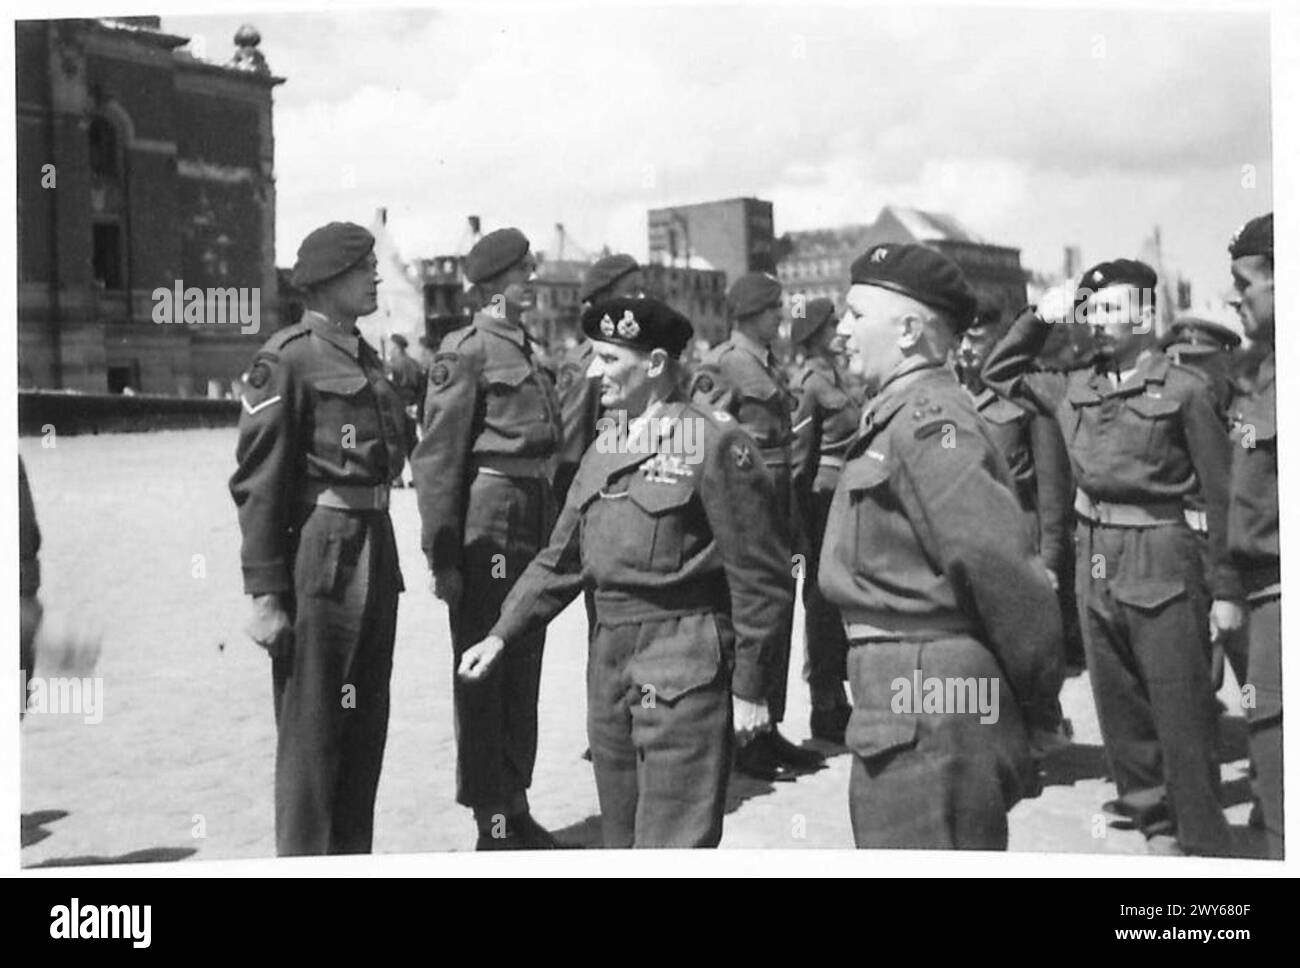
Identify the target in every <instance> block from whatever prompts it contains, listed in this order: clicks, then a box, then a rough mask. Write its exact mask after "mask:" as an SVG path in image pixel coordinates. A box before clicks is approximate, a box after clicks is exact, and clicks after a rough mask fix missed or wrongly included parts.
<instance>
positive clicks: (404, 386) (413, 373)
mask: <svg viewBox="0 0 1300 968" xmlns="http://www.w3.org/2000/svg"><path fill="white" fill-rule="evenodd" d="M388 379H389V382H390V383H392V384H393V389H395V390H396V391H397V395H398V397H400V398H401V401H402V405H403V406H404V407H405V408H406V412H405V414H404V419H403V420H402V429H403V431H404V435H405V436H404V439H405V441H406V453H407V454H408V455H409V454H410V453H411V451H412V450H414V449H415V443H416V423H415V414H416V412H417V411H418V409H419V406H420V399H421V397H422V396H423V395H424V384H425V374H424V371H423V370H421V369H420V364H419V363H417V362H415V360H413V359H411V358H410V357H409V356H406V355H403V356H401V357H400V358H399V359H398V361H397V365H396V366H393V367H391V368H390V370H389V375H388Z"/></svg>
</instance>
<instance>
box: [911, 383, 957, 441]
mask: <svg viewBox="0 0 1300 968" xmlns="http://www.w3.org/2000/svg"><path fill="white" fill-rule="evenodd" d="M902 409H903V411H904V412H906V413H907V414H908V416H909V423H910V424H911V427H912V436H913V437H915V438H916V439H917V440H920V439H922V438H924V437H930V436H932V435H934V434H937V433H940V432H942V431H943V430H944V429H945V428H947V427H952V426H954V425H955V424H954V416H953V414H951V413H950V412H949V411H948V410H947V409H946V408H945V407H944V405H943V404H942V403H936V402H934V401H932V400H931V399H930V398H929V397H928V396H926V395H925V394H924V393H921V394H918V395H917V396H915V397H913V398H912V399H911V400H909V401H908V402H907V403H905V404H903V407H902Z"/></svg>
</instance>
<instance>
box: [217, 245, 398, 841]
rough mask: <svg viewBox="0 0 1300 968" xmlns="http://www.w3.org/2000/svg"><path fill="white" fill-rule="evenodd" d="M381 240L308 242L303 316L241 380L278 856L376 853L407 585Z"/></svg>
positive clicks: (243, 492)
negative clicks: (397, 507)
mask: <svg viewBox="0 0 1300 968" xmlns="http://www.w3.org/2000/svg"><path fill="white" fill-rule="evenodd" d="M374 244H375V240H374V237H373V236H371V234H370V233H369V232H367V231H366V230H365V229H363V228H362V227H361V226H359V225H353V224H352V223H348V222H331V223H330V224H329V225H326V226H324V227H323V228H319V229H317V230H316V231H314V232H312V233H311V234H310V235H308V236H307V238H306V239H304V240H303V243H302V247H301V248H300V249H299V250H298V261H297V263H296V264H295V265H294V269H293V284H294V285H295V286H297V287H299V288H301V289H302V290H303V291H304V293H305V302H306V311H305V312H304V313H303V318H302V320H301V321H300V322H298V323H297V324H295V325H293V326H289V327H287V328H285V329H282V330H280V331H279V332H278V333H276V334H275V335H274V336H272V337H271V338H270V339H269V340H267V342H266V344H265V345H264V346H263V347H262V349H261V350H259V351H258V353H257V355H256V356H255V357H254V359H253V364H252V367H251V368H250V369H249V371H248V374H247V375H246V376H245V378H244V384H245V387H244V393H243V396H242V404H243V413H242V414H241V415H240V421H239V443H238V446H237V449H236V460H237V462H238V467H237V469H236V470H235V473H234V475H233V476H232V477H231V479H230V493H231V495H232V497H233V498H234V500H235V506H236V507H237V508H238V509H239V526H240V530H241V531H242V533H243V546H242V549H241V553H240V557H241V560H242V563H243V572H244V591H245V592H246V593H247V594H249V595H251V596H252V597H253V619H252V622H251V624H250V626H249V635H250V636H251V637H252V638H253V639H254V641H256V642H258V643H259V644H260V645H262V646H263V647H264V648H265V649H266V650H267V651H268V652H269V653H270V655H271V658H272V662H271V674H272V685H273V690H274V697H275V721H276V728H277V731H278V741H277V745H276V756H275V840H276V852H277V853H278V854H280V855H288V854H326V853H329V854H335V853H365V852H369V851H370V849H371V839H372V830H373V818H374V804H375V790H376V788H377V786H378V784H379V771H380V765H381V763H382V761H383V755H384V743H385V740H386V737H387V732H388V681H389V674H390V672H391V670H392V656H393V636H394V631H395V628H396V622H397V596H398V593H399V592H401V591H402V589H403V584H402V575H401V571H400V569H399V567H398V559H397V547H396V545H395V543H394V540H393V527H392V524H391V523H390V521H389V518H388V496H389V490H388V489H389V484H390V482H391V481H393V480H394V479H395V478H397V477H398V476H399V475H400V474H401V472H402V467H403V464H404V462H405V460H406V444H405V438H404V429H403V421H404V419H405V413H404V412H403V404H402V400H401V398H400V397H399V395H398V393H397V391H396V390H395V389H394V387H393V385H392V384H391V383H389V381H388V380H387V379H386V378H385V376H384V366H383V361H382V360H380V359H379V355H378V354H377V353H376V352H375V350H374V349H373V348H371V346H370V344H369V343H367V342H366V341H365V340H364V339H363V338H362V337H361V334H360V332H359V331H358V330H357V326H356V321H357V318H358V317H360V316H366V315H369V314H370V313H373V312H374V311H375V309H376V307H377V303H376V286H377V284H378V282H379V277H378V273H377V271H376V263H375V256H374V252H373V248H374Z"/></svg>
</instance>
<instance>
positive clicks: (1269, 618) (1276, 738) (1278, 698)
mask: <svg viewBox="0 0 1300 968" xmlns="http://www.w3.org/2000/svg"><path fill="white" fill-rule="evenodd" d="M1281 607H1282V600H1281V598H1269V599H1266V600H1264V601H1259V602H1252V603H1251V604H1250V669H1249V671H1248V673H1247V676H1246V681H1247V682H1249V683H1250V684H1251V685H1252V686H1254V689H1255V695H1254V705H1253V707H1248V708H1247V710H1246V721H1247V723H1248V724H1249V729H1250V761H1251V764H1252V765H1253V766H1254V768H1255V782H1254V787H1255V796H1256V797H1257V798H1258V800H1259V807H1260V812H1261V813H1262V814H1263V819H1264V830H1265V832H1266V833H1267V835H1268V855H1269V857H1273V858H1279V859H1280V858H1281V857H1282V853H1283V831H1284V826H1283V823H1282V626H1281Z"/></svg>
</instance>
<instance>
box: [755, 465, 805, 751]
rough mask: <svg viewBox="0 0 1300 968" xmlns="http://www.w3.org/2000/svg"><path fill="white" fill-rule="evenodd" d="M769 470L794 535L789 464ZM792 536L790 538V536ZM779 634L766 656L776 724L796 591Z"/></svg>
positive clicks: (767, 691) (767, 690)
mask: <svg viewBox="0 0 1300 968" xmlns="http://www.w3.org/2000/svg"><path fill="white" fill-rule="evenodd" d="M767 472H768V473H769V474H770V475H771V476H772V485H773V487H772V490H773V492H774V494H775V497H776V506H777V507H778V508H780V509H781V514H782V516H783V517H784V518H785V520H786V521H787V522H788V523H787V534H788V535H791V536H792V535H793V533H794V530H795V523H796V517H795V515H796V514H797V511H796V509H795V506H794V497H793V491H792V490H791V487H790V465H789V464H788V463H787V464H769V465H768V467H767ZM787 540H789V539H787ZM790 569H791V571H790V582H791V585H793V584H794V562H793V561H791V563H790ZM780 621H781V630H780V634H779V635H777V636H776V637H775V638H774V639H773V644H774V645H775V646H776V647H775V648H774V649H772V652H771V653H770V654H767V655H764V656H763V694H764V695H765V696H766V697H767V713H768V716H769V717H770V718H771V720H772V725H773V726H776V725H777V724H779V723H780V722H781V721H782V720H783V719H785V701H786V690H787V686H788V682H787V680H788V679H789V677H790V638H791V636H792V635H793V634H794V595H793V594H791V596H790V606H789V608H787V609H785V610H784V611H783V612H782V613H781V620H780Z"/></svg>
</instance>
